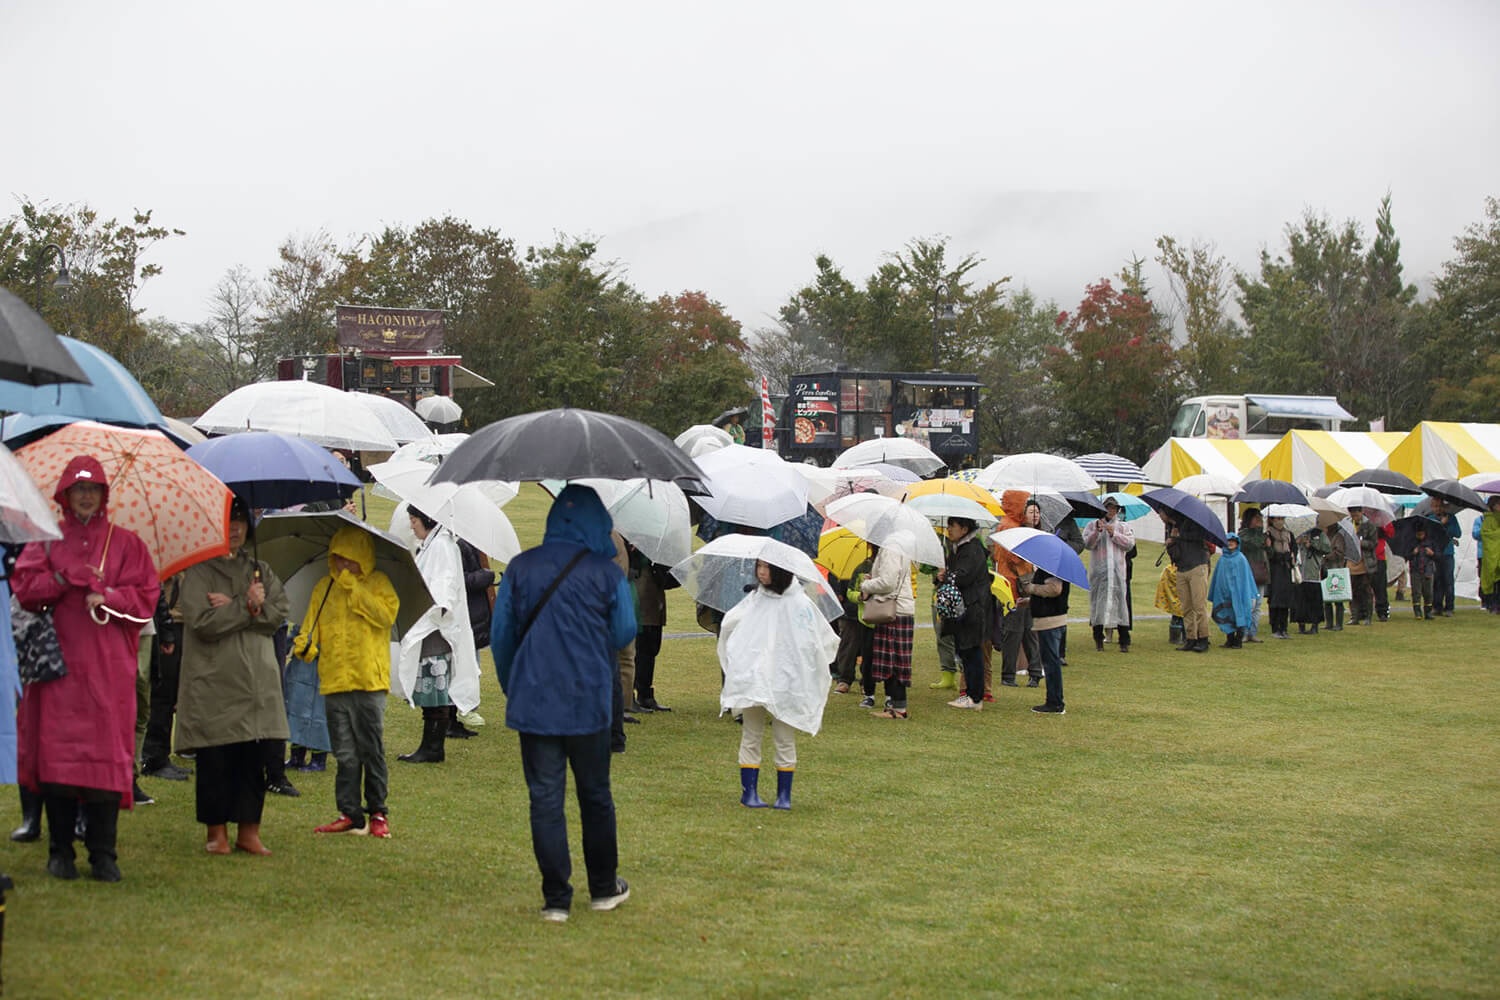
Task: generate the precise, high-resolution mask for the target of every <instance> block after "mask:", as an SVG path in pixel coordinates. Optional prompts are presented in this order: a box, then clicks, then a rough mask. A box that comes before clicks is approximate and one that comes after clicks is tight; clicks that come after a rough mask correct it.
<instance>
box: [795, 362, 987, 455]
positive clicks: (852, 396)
mask: <svg viewBox="0 0 1500 1000" xmlns="http://www.w3.org/2000/svg"><path fill="white" fill-rule="evenodd" d="M983 389H984V383H982V382H980V381H979V379H978V378H977V377H975V376H973V375H952V374H947V373H944V372H883V371H851V370H848V369H842V368H841V369H837V370H835V371H830V372H812V373H809V374H805V375H793V376H792V377H791V379H789V380H788V382H787V395H786V398H785V399H783V400H782V403H781V410H780V414H779V417H778V419H777V422H776V448H777V451H778V452H779V453H780V455H781V457H782V458H785V459H787V460H789V461H797V462H815V463H817V464H818V465H823V466H827V465H832V464H833V461H834V459H835V457H837V455H838V454H839V452H841V451H843V450H844V449H846V448H852V447H853V446H854V445H856V444H859V443H860V442H861V441H869V440H871V439H875V438H884V437H899V438H907V439H909V440H912V441H917V442H920V443H921V444H923V445H926V446H927V447H928V448H930V449H932V451H933V452H935V453H936V454H937V455H938V457H939V458H941V459H943V460H944V461H945V462H947V463H948V466H949V468H954V469H957V468H961V467H963V466H965V465H972V464H973V463H974V461H975V459H976V457H977V456H978V453H979V428H978V426H977V424H976V421H975V414H976V412H977V410H978V406H979V394H980V392H981V390H983Z"/></svg>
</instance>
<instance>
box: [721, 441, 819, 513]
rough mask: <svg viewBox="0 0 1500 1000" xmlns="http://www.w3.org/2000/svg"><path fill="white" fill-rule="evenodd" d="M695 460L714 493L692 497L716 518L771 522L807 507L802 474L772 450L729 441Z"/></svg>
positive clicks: (805, 485)
mask: <svg viewBox="0 0 1500 1000" xmlns="http://www.w3.org/2000/svg"><path fill="white" fill-rule="evenodd" d="M696 461H697V463H698V468H699V469H701V470H702V471H703V476H704V483H705V484H706V485H707V486H708V488H709V490H710V491H711V492H712V493H713V495H712V496H698V497H694V498H693V500H694V501H695V502H696V503H697V504H698V506H700V507H702V508H703V509H704V510H706V511H707V512H708V513H710V514H712V515H713V516H714V517H715V518H717V519H719V520H720V521H728V522H730V523H731V524H742V525H745V526H746V527H750V528H771V527H774V526H775V525H778V524H781V523H782V522H784V521H790V520H791V519H792V518H794V517H801V516H802V515H803V514H805V513H806V512H807V480H806V479H805V478H803V476H802V475H801V473H799V472H798V471H797V470H796V469H795V468H793V467H792V465H791V464H790V463H788V462H783V461H782V460H781V457H780V456H779V455H777V454H776V453H775V452H770V451H763V450H762V449H760V448H747V447H745V446H744V445H741V444H732V445H728V446H727V447H724V448H720V449H719V450H717V451H713V452H710V453H708V454H707V455H704V456H703V457H702V458H699V459H697V460H696Z"/></svg>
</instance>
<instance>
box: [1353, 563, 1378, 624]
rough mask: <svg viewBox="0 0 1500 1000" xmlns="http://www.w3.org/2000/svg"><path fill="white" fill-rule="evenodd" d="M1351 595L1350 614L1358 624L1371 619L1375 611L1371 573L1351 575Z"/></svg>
mask: <svg viewBox="0 0 1500 1000" xmlns="http://www.w3.org/2000/svg"><path fill="white" fill-rule="evenodd" d="M1349 588H1350V590H1351V591H1352V593H1351V594H1350V595H1349V597H1350V600H1349V606H1350V613H1351V614H1352V615H1353V616H1354V620H1355V622H1356V623H1358V622H1360V621H1363V620H1364V619H1366V618H1369V617H1370V615H1371V613H1372V612H1373V610H1374V604H1375V591H1374V589H1373V588H1371V586H1370V574H1369V573H1350V574H1349Z"/></svg>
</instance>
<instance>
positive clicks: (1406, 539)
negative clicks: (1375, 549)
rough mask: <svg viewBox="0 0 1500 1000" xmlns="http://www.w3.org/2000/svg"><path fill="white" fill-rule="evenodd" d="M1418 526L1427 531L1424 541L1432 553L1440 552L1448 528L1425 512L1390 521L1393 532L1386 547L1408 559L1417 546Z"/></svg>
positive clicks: (1446, 536)
mask: <svg viewBox="0 0 1500 1000" xmlns="http://www.w3.org/2000/svg"><path fill="white" fill-rule="evenodd" d="M1418 526H1420V527H1421V528H1422V529H1423V530H1424V531H1425V532H1426V533H1427V538H1426V541H1427V543H1428V544H1429V545H1431V546H1432V549H1433V552H1434V554H1436V553H1440V552H1442V551H1443V546H1444V543H1445V542H1446V541H1447V538H1448V529H1447V528H1445V527H1444V526H1443V522H1441V521H1439V520H1437V519H1436V518H1431V517H1428V516H1426V515H1425V514H1415V515H1411V516H1408V517H1398V518H1396V520H1395V521H1393V522H1392V530H1393V531H1394V534H1393V535H1392V536H1391V538H1390V540H1389V541H1388V542H1386V548H1388V549H1390V550H1391V551H1392V552H1394V553H1396V555H1398V556H1400V557H1401V558H1402V559H1410V558H1411V555H1412V551H1413V550H1414V549H1416V547H1417V528H1418Z"/></svg>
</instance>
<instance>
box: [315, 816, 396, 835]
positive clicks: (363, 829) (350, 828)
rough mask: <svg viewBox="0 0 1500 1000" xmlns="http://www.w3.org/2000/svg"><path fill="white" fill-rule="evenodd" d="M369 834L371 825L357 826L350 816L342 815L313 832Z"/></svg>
mask: <svg viewBox="0 0 1500 1000" xmlns="http://www.w3.org/2000/svg"><path fill="white" fill-rule="evenodd" d="M369 832H370V824H368V823H367V824H365V825H364V826H355V825H354V820H352V819H350V818H349V817H348V816H343V815H340V816H339V818H338V819H336V820H334V821H333V822H332V823H325V824H324V825H323V826H320V827H316V828H314V830H313V833H353V834H357V835H361V836H363V835H364V834H367V833H369ZM386 836H387V837H389V836H390V831H389V830H387V831H386Z"/></svg>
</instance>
